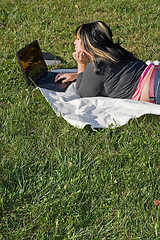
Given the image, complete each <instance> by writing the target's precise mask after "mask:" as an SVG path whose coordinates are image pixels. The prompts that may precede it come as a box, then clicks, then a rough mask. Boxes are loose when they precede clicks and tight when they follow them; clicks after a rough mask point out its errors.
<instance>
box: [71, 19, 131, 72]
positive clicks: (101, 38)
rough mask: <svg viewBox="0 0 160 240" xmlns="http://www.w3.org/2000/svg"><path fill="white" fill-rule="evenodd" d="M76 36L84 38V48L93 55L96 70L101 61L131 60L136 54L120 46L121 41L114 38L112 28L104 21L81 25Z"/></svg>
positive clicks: (112, 62) (119, 61)
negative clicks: (115, 40) (114, 40)
mask: <svg viewBox="0 0 160 240" xmlns="http://www.w3.org/2000/svg"><path fill="white" fill-rule="evenodd" d="M75 36H76V37H79V38H80V39H81V40H82V45H83V47H84V49H85V50H86V51H87V52H88V53H89V54H90V55H92V57H93V63H94V65H95V71H97V72H98V71H99V70H100V69H98V68H99V63H100V62H109V63H111V64H114V63H115V64H117V63H121V62H129V61H131V60H133V59H135V56H134V55H133V54H132V53H130V52H128V51H127V50H125V49H124V48H123V47H121V46H120V43H119V41H118V42H117V43H114V42H113V40H112V36H113V35H112V31H111V29H110V28H109V27H108V26H107V25H106V24H105V23H104V22H102V21H94V22H90V23H86V24H82V25H80V26H79V27H78V28H77V29H76V31H75Z"/></svg>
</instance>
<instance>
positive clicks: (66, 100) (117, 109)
mask: <svg viewBox="0 0 160 240" xmlns="http://www.w3.org/2000/svg"><path fill="white" fill-rule="evenodd" d="M60 71H61V72H67V71H68V72H71V71H73V72H74V71H75V69H74V70H71V69H68V70H66V69H61V70H54V72H60ZM40 91H41V92H42V94H43V96H44V97H45V98H46V100H47V101H48V102H49V103H50V105H51V106H52V108H53V110H54V111H55V112H56V114H57V116H62V117H63V118H64V119H65V120H66V121H67V122H68V123H70V124H71V125H73V126H75V127H78V128H84V127H85V126H86V125H90V126H91V127H92V128H108V127H109V126H111V127H115V126H121V125H125V124H126V123H127V122H128V121H129V119H131V118H138V117H140V116H142V115H144V114H155V115H160V105H156V104H153V103H147V102H141V101H136V100H130V99H113V98H108V97H87V98H81V97H79V96H78V94H77V93H76V88H75V83H72V84H71V85H70V86H69V88H68V89H67V91H66V92H53V91H51V90H47V89H44V88H40Z"/></svg>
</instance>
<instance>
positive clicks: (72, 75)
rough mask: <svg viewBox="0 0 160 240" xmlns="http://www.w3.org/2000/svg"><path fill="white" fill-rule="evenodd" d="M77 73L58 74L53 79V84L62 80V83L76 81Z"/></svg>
mask: <svg viewBox="0 0 160 240" xmlns="http://www.w3.org/2000/svg"><path fill="white" fill-rule="evenodd" d="M76 78H77V73H58V74H57V75H56V77H55V82H58V81H60V80H62V79H63V80H62V83H66V82H72V81H74V80H76Z"/></svg>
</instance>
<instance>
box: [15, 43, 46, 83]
mask: <svg viewBox="0 0 160 240" xmlns="http://www.w3.org/2000/svg"><path fill="white" fill-rule="evenodd" d="M16 55H17V58H18V62H19V64H20V66H21V69H22V72H23V74H24V77H25V79H26V81H27V84H31V82H32V81H33V82H35V83H36V81H37V80H38V79H39V78H41V77H43V76H44V75H45V74H46V73H47V72H48V69H47V65H46V63H45V61H44V58H43V55H42V52H41V49H40V46H39V44H38V41H37V40H35V41H33V42H32V43H30V44H28V45H27V46H25V47H24V48H22V49H21V50H19V51H18V52H17V54H16ZM31 79H32V81H31Z"/></svg>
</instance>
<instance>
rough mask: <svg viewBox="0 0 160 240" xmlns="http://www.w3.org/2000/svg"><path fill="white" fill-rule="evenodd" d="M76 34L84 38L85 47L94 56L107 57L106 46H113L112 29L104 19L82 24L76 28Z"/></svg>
mask: <svg viewBox="0 0 160 240" xmlns="http://www.w3.org/2000/svg"><path fill="white" fill-rule="evenodd" d="M75 35H76V37H77V38H80V39H81V40H82V45H83V48H84V49H85V50H86V51H87V52H88V53H89V54H90V55H92V56H93V58H96V57H100V58H106V57H105V55H106V47H107V46H108V47H112V46H113V41H112V31H111V29H110V28H109V27H108V26H107V25H106V24H105V23H103V22H102V21H94V22H90V23H86V24H82V25H81V26H79V27H78V28H77V29H76V32H75ZM108 57H109V56H108ZM109 58H110V57H109Z"/></svg>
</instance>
